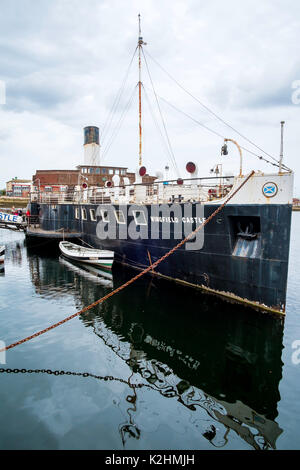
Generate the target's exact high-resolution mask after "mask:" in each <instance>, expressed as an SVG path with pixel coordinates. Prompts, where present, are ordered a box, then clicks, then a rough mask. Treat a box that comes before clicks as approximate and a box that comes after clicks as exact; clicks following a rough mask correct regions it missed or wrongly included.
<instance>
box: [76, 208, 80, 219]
mask: <svg viewBox="0 0 300 470" xmlns="http://www.w3.org/2000/svg"><path fill="white" fill-rule="evenodd" d="M75 219H79V208H78V207H75Z"/></svg>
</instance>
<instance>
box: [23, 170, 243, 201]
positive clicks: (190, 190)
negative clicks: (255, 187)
mask: <svg viewBox="0 0 300 470" xmlns="http://www.w3.org/2000/svg"><path fill="white" fill-rule="evenodd" d="M233 182H234V177H233V176H224V177H208V178H189V179H184V180H181V181H178V180H169V181H157V182H154V183H147V184H144V183H142V184H131V185H122V186H112V187H95V186H92V187H88V188H86V189H80V190H78V189H77V190H76V189H74V190H70V189H69V190H67V191H53V192H50V191H36V192H32V193H31V194H30V201H31V202H38V203H48V204H53V205H55V204H110V203H115V204H134V203H138V204H161V203H173V202H196V201H197V202H198V201H200V202H206V201H212V200H215V199H220V198H222V197H224V196H225V195H226V194H228V193H229V191H230V190H231V188H232V186H233Z"/></svg>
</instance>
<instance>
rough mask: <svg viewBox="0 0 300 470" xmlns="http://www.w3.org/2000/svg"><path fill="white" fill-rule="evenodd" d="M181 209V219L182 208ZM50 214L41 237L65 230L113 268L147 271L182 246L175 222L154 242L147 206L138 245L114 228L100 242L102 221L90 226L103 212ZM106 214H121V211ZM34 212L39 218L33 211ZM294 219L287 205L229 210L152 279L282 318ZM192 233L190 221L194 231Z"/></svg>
mask: <svg viewBox="0 0 300 470" xmlns="http://www.w3.org/2000/svg"><path fill="white" fill-rule="evenodd" d="M178 206H180V209H181V211H182V213H185V209H186V207H185V206H186V204H179V205H178ZM199 206H200V204H199V203H194V204H192V205H191V204H190V207H189V209H190V210H191V211H192V212H191V213H192V215H195V214H197V213H198V212H197V211H198V209H199ZM52 207H53V206H51V205H50V204H40V206H39V212H40V224H41V228H42V229H43V230H44V231H53V230H59V229H62V228H64V229H66V230H72V231H76V232H78V233H81V238H82V240H83V241H84V242H86V243H88V244H89V245H91V246H93V247H95V248H98V249H105V250H112V251H114V252H115V261H116V262H120V263H123V264H126V265H129V266H132V267H134V268H136V269H140V270H141V269H144V268H145V267H148V266H149V265H151V264H152V263H154V262H155V261H157V260H158V259H159V258H161V257H162V256H163V255H164V254H165V253H167V252H168V251H169V250H170V249H172V248H173V247H174V246H175V245H177V243H178V242H179V241H180V240H178V239H176V237H175V236H174V233H175V232H176V230H175V229H176V223H175V221H174V218H172V217H171V218H167V219H166V220H164V219H163V220H161V219H160V222H159V224H158V226H159V230H158V238H157V236H156V238H154V237H153V236H152V235H153V233H152V227H153V225H152V224H151V222H153V218H152V219H151V213H153V211H154V212H155V205H149V206H144V210H145V208H146V212H145V213H146V218H147V214H148V218H147V220H146V223H145V225H146V226H147V236H146V237H145V236H144V237H141V238H136V239H133V238H132V236H131V237H130V236H129V235H128V236H127V237H126V235H125V237H124V226H123V227H122V230H123V232H122V235H121V225H118V224H116V225H117V228H116V233H115V234H114V236H108V237H107V238H105V239H104V238H103V237H102V238H101V237H99V230H98V229H99V220H100V219H101V217H98V216H97V218H96V220H91V218H90V214H91V210H93V211H95V212H94V213H97V214H98V215H99V214H100V213H101V206H96V205H93V204H86V205H82V206H81V207H83V208H85V209H86V214H87V215H86V220H82V219H81V218H79V219H76V218H75V207H78V206H76V205H74V204H60V205H57V206H55V209H52ZM105 207H106V206H105ZM111 207H112V208H114V210H119V209H120V207H121V206H119V205H116V206H113V205H112V206H111ZM128 207H129V206H128ZM217 207H218V206H217V205H216V204H206V205H204V206H202V207H201V210H202V213H203V220H202V222H203V221H204V220H206V219H207V218H208V217H209V216H210V215H211V214H212V213H213V212H214V211H215V210H216V209H217ZM99 208H100V209H99ZM32 210H33V212H34V210H36V208H35V207H34V204H33V205H32ZM122 212H123V213H125V219H126V228H128V226H129V225H130V223H132V220H131V217H130V216H129V215H128V213H126V206H122ZM291 213H292V206H291V205H290V204H278V205H277V204H265V205H262V204H245V205H243V204H241V205H240V204H230V205H229V204H228V205H227V206H226V207H224V208H223V209H222V211H221V212H220V213H219V214H218V215H217V216H216V217H214V218H213V219H212V220H211V221H210V222H209V223H208V224H207V225H205V227H203V229H202V230H203V244H202V246H201V247H198V248H197V247H196V249H193V248H192V249H186V246H185V245H184V246H182V247H181V248H179V249H178V250H176V251H175V252H174V253H173V254H172V255H171V256H169V257H168V258H166V259H165V260H163V261H162V262H161V263H160V264H159V265H158V266H157V267H156V268H155V270H154V272H153V274H154V275H158V276H163V277H166V278H168V279H171V280H175V281H178V282H181V283H186V284H188V285H191V286H194V287H199V288H202V289H204V290H206V291H207V292H212V293H215V294H219V295H221V296H223V297H225V298H228V299H230V300H236V301H240V302H244V303H246V304H249V305H252V306H254V307H258V308H260V309H265V310H271V311H274V312H280V313H284V311H285V303H286V285H287V274H288V258H289V244H290V225H291ZM179 223H181V221H179ZM165 224H168V225H169V230H170V236H169V237H168V238H166V237H164V233H165V230H164V226H165ZM196 226H197V221H196V219H195V222H194V223H193V224H191V229H192V230H194V229H195V228H196ZM247 227H248V228H247ZM249 227H250V234H249ZM125 234H126V230H125ZM27 235H28V236H30V234H27ZM144 235H145V232H144Z"/></svg>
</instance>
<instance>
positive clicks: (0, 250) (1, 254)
mask: <svg viewBox="0 0 300 470" xmlns="http://www.w3.org/2000/svg"><path fill="white" fill-rule="evenodd" d="M4 259H5V246H4V245H2V246H0V264H2V263H4Z"/></svg>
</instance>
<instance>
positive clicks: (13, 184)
mask: <svg viewBox="0 0 300 470" xmlns="http://www.w3.org/2000/svg"><path fill="white" fill-rule="evenodd" d="M30 191H31V181H30V180H21V179H17V178H14V179H12V180H10V181H7V183H6V196H10V197H28V196H29V193H30Z"/></svg>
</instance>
